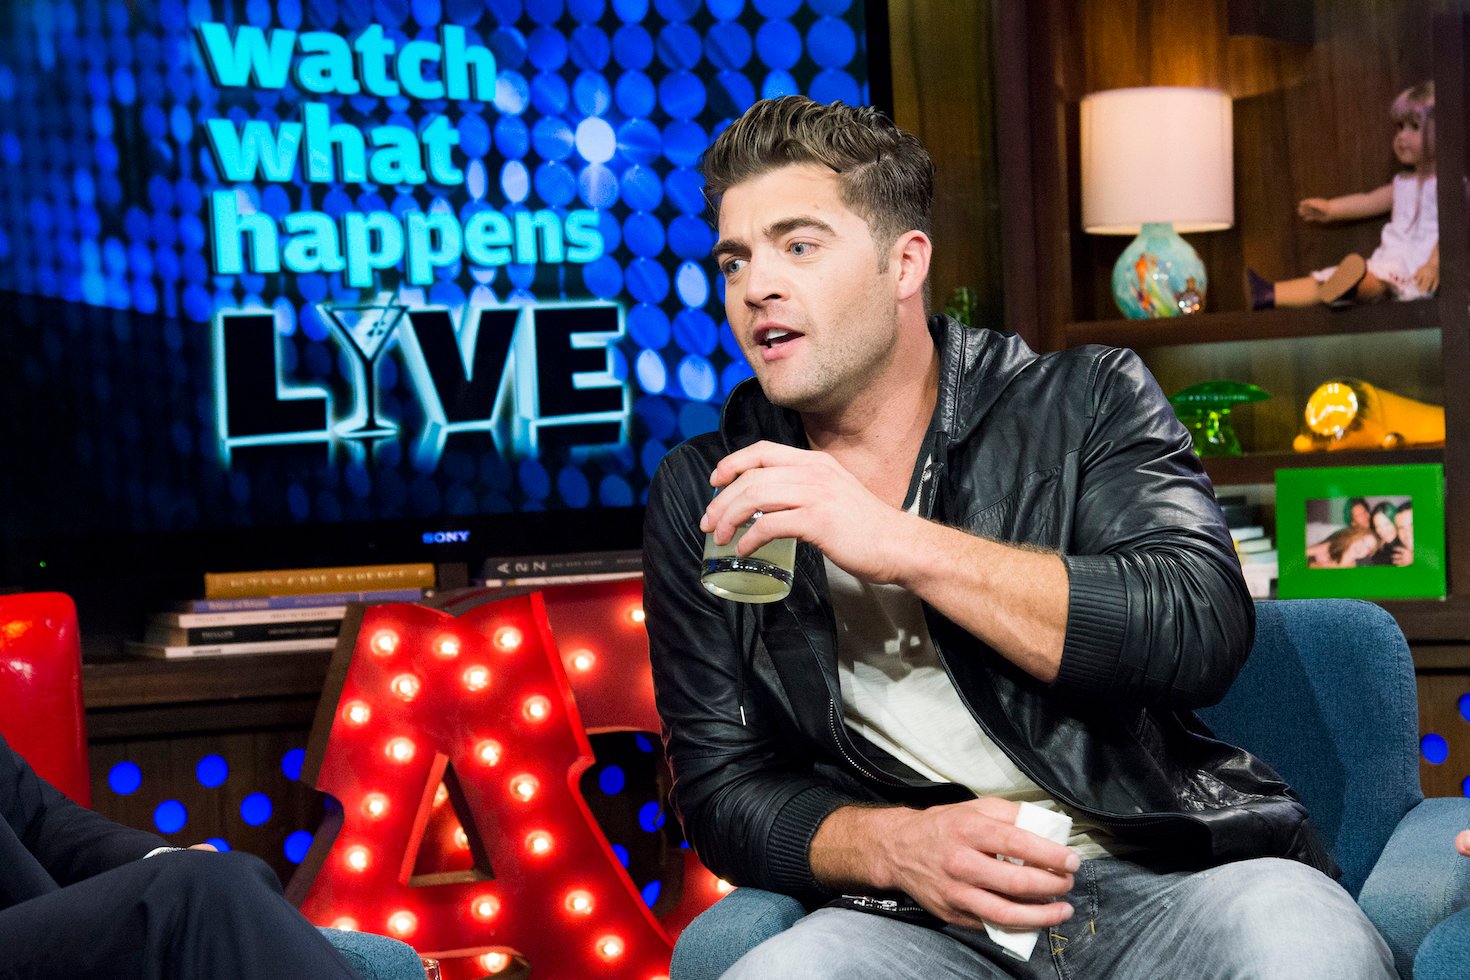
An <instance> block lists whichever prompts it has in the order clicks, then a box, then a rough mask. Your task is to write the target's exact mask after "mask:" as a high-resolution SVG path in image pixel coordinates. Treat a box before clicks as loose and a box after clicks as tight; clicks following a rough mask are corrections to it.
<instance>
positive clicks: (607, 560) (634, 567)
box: [481, 551, 643, 581]
mask: <svg viewBox="0 0 1470 980" xmlns="http://www.w3.org/2000/svg"><path fill="white" fill-rule="evenodd" d="M642 571H643V553H642V552H641V551H584V552H577V553H575V554H566V555H519V556H515V557H499V558H487V559H485V564H484V565H483V566H482V570H481V576H482V577H483V578H485V579H487V580H490V581H505V580H511V579H520V580H524V579H528V578H536V579H545V578H559V577H562V576H567V575H619V574H629V573H634V572H642Z"/></svg>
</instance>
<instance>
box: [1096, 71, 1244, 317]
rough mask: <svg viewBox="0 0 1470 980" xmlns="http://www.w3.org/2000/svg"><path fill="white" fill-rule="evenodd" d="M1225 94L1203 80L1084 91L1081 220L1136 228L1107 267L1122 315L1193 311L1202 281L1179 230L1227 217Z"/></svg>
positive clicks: (1206, 227)
mask: <svg viewBox="0 0 1470 980" xmlns="http://www.w3.org/2000/svg"><path fill="white" fill-rule="evenodd" d="M1234 171H1235V168H1234V154H1233V152H1232V148H1231V106H1230V96H1229V95H1227V94H1226V93H1224V92H1221V91H1219V90H1217V89H1206V88H1173V87H1154V88H1123V89H1112V90H1109V91H1106V92H1094V93H1093V94H1091V95H1088V96H1085V97H1084V98H1083V99H1082V226H1083V228H1084V229H1085V230H1086V231H1088V232H1090V233H1092V234H1094V235H1137V236H1138V237H1137V238H1135V239H1134V240H1133V241H1132V242H1131V243H1130V244H1129V245H1128V247H1127V248H1125V249H1124V250H1123V254H1122V255H1121V256H1119V257H1118V262H1117V264H1116V265H1114V266H1113V298H1114V299H1116V300H1117V303H1118V308H1119V309H1120V310H1122V311H1123V315H1124V316H1127V317H1130V318H1133V319H1141V318H1144V317H1165V316H1180V315H1182V314H1186V313H1197V312H1199V310H1200V309H1201V308H1202V307H1203V306H1204V302H1205V293H1206V291H1207V288H1208V285H1209V280H1208V278H1207V277H1206V275H1205V264H1204V262H1202V261H1201V260H1200V257H1199V253H1198V252H1196V251H1195V250H1194V249H1193V248H1191V247H1190V245H1189V243H1188V242H1186V241H1185V240H1184V239H1183V238H1180V237H1179V233H1180V232H1181V231H1184V232H1195V231H1220V230H1222V229H1225V228H1229V227H1230V226H1231V225H1232V224H1234V223H1235V186H1234V183H1235V172H1234Z"/></svg>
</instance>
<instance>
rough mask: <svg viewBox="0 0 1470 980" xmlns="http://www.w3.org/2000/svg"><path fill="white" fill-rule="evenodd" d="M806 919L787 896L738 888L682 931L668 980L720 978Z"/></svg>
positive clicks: (801, 910)
mask: <svg viewBox="0 0 1470 980" xmlns="http://www.w3.org/2000/svg"><path fill="white" fill-rule="evenodd" d="M804 915H806V909H805V908H803V907H802V905H801V903H800V902H798V901H797V900H796V899H794V898H792V897H790V896H789V895H778V894H776V893H775V892H768V891H762V890H761V889H759V888H737V889H735V890H734V891H733V892H731V893H730V894H728V895H726V896H725V897H724V898H722V899H720V900H719V901H718V902H716V903H715V904H713V905H711V906H710V907H709V908H707V909H705V910H704V911H703V912H701V913H699V915H697V916H695V917H694V921H693V922H691V923H689V925H687V926H685V927H684V931H683V932H682V933H680V934H679V939H678V942H676V943H675V944H674V957H673V962H672V963H671V964H670V966H669V976H670V978H672V980H718V978H719V977H720V976H721V975H722V974H723V973H724V972H725V971H726V970H728V969H730V967H732V966H734V965H735V961H736V960H738V959H740V957H742V956H744V955H745V954H746V953H748V952H750V951H751V950H752V949H755V947H757V946H759V945H760V944H761V943H763V942H765V941H766V940H767V939H770V938H771V937H772V936H774V935H776V934H777V933H779V932H782V931H783V930H785V929H789V928H790V927H791V926H793V925H795V924H796V920H797V919H800V918H801V917H802V916H804Z"/></svg>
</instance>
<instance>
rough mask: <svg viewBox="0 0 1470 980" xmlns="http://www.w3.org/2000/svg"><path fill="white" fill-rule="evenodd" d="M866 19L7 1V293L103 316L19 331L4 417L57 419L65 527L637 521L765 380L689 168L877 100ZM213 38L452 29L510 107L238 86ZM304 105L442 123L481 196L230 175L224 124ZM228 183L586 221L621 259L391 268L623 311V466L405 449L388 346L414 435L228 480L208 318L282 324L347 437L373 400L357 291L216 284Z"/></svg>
mask: <svg viewBox="0 0 1470 980" xmlns="http://www.w3.org/2000/svg"><path fill="white" fill-rule="evenodd" d="M864 18H865V13H864V10H863V4H862V2H861V0H274V2H264V0H155V2H149V3H136V2H131V0H12V2H9V3H7V4H5V5H4V10H3V12H0V160H3V162H4V165H5V169H6V180H5V181H4V182H3V184H0V290H5V291H12V292H17V293H21V294H29V295H35V296H42V297H50V298H54V299H59V300H65V301H68V302H69V303H71V304H75V305H76V308H78V309H90V310H92V311H94V313H93V314H90V315H82V314H80V313H78V314H75V315H72V314H67V315H65V316H62V317H60V318H58V319H56V320H55V321H53V322H46V323H26V322H20V323H11V324H8V325H7V326H6V327H5V329H6V330H9V331H13V332H15V333H16V334H17V335H18V334H19V333H20V332H25V333H27V334H30V336H26V337H19V336H16V337H15V343H13V344H12V343H8V344H7V347H9V348H10V349H11V350H12V351H13V352H14V356H15V357H16V358H17V360H16V362H15V363H14V364H12V365H11V366H12V368H13V369H14V370H13V372H12V374H13V377H14V381H13V383H12V384H10V385H9V390H8V392H7V394H6V396H5V399H6V401H5V402H4V403H3V404H4V405H5V406H6V408H7V410H11V409H13V410H15V411H22V410H24V409H23V408H22V406H32V407H33V408H32V409H31V410H32V411H35V409H34V406H37V405H39V406H41V411H40V412H37V414H38V415H40V416H41V417H44V415H45V412H46V411H50V410H51V409H50V406H55V407H56V411H58V412H60V413H61V414H62V416H63V419H62V420H59V421H62V422H64V424H65V430H64V432H63V431H61V430H57V431H56V432H53V433H51V434H50V435H48V436H47V437H46V443H47V445H50V444H51V443H53V442H55V441H56V440H57V439H58V438H61V439H62V441H63V442H64V449H61V450H59V449H55V448H52V449H51V450H50V451H51V452H53V453H57V454H59V453H61V452H63V451H64V453H65V456H66V459H61V458H59V457H58V458H54V459H45V460H43V462H44V463H45V464H46V465H47V466H49V467H50V471H51V472H53V473H57V474H58V477H57V478H58V479H62V480H66V479H70V478H72V477H73V476H74V477H75V478H76V482H77V483H78V484H81V486H79V487H78V488H77V489H76V490H75V491H74V492H75V493H77V494H89V495H90V496H88V497H85V506H78V507H76V508H75V510H76V514H75V515H74V520H75V522H76V523H75V524H74V525H73V526H72V530H80V531H86V530H88V529H89V525H90V529H91V530H100V529H104V528H109V529H125V530H129V531H135V532H136V531H150V530H170V531H178V530H188V529H192V528H209V527H216V526H226V527H250V526H257V525H262V524H267V525H290V524H313V523H323V522H325V523H335V522H341V521H353V520H378V519H382V518H422V517H436V516H443V515H455V514H465V515H469V514H482V513H509V512H517V511H534V510H556V509H565V508H583V507H591V506H598V505H602V506H627V505H629V504H634V503H639V502H642V501H643V500H644V498H645V495H646V490H647V485H648V480H649V477H650V475H651V473H652V470H653V468H654V467H656V466H657V464H658V461H659V460H660V458H661V457H662V456H663V455H664V453H665V452H667V450H668V449H669V448H671V447H672V446H673V445H675V444H676V443H677V442H679V441H680V440H682V439H684V438H686V437H688V436H690V435H694V434H697V433H699V432H702V431H707V430H709V429H711V428H713V427H714V426H715V425H716V422H717V419H718V406H719V404H720V402H721V401H722V399H723V398H724V396H725V394H726V393H727V392H728V391H729V390H730V388H731V387H732V386H733V385H734V384H735V383H737V382H738V381H739V380H741V379H742V378H744V377H746V376H748V374H749V373H750V372H749V368H748V367H747V365H746V364H745V362H744V360H743V358H741V357H740V355H739V354H738V352H737V351H736V350H735V349H734V348H733V345H731V344H730V343H729V342H728V339H725V338H726V337H727V335H728V330H727V329H726V327H725V325H724V314H723V310H722V305H721V296H720V292H721V290H720V287H719V284H718V283H717V282H715V281H714V280H713V279H712V277H711V266H710V263H709V262H708V251H709V248H710V245H711V244H712V243H713V232H712V230H711V229H710V228H709V226H708V225H707V223H706V222H705V220H704V215H703V207H704V202H703V199H702V196H701V186H702V181H701V179H700V177H699V175H698V173H697V171H696V170H695V166H696V164H697V161H698V159H699V156H700V154H701V153H702V152H703V151H704V149H705V148H706V147H707V146H708V144H709V141H710V140H711V139H712V137H713V136H714V135H715V134H717V133H718V132H719V131H720V130H721V129H722V128H723V127H724V126H725V125H727V124H728V122H729V121H730V120H731V119H732V118H733V117H735V116H736V115H738V114H739V113H740V112H741V111H743V110H744V109H745V108H746V107H748V106H749V105H750V104H751V103H752V102H753V101H754V100H756V99H758V98H760V97H764V96H775V95H782V94H787V93H793V92H803V93H807V94H810V95H811V96H812V97H814V98H816V99H818V100H820V101H831V100H833V99H842V100H844V101H847V102H853V103H856V102H864V101H866V97H867V94H866V93H867V71H866V64H867V55H866V52H865V37H864V32H863V25H864ZM205 21H214V22H219V23H224V24H226V25H229V26H230V27H231V28H232V29H238V28H240V27H242V26H247V25H249V26H253V27H257V28H260V29H262V30H265V31H272V30H278V29H284V30H291V31H300V32H305V31H328V32H333V33H335V34H338V35H340V36H341V37H343V38H346V39H348V40H349V41H350V40H351V39H352V38H354V37H355V36H356V35H357V34H358V33H359V32H361V31H362V30H364V29H365V28H366V27H368V26H369V25H371V24H377V25H381V27H382V28H383V31H384V35H385V37H386V38H388V39H389V40H391V41H392V42H393V43H394V44H395V46H397V47H402V45H404V44H406V43H408V42H410V41H413V40H424V41H435V40H437V38H438V36H439V35H438V33H437V32H438V29H439V28H440V26H441V25H442V24H449V25H457V26H459V27H462V28H464V29H465V31H466V32H467V37H468V39H469V41H470V43H472V44H483V45H485V46H488V47H489V48H490V49H491V50H492V51H493V52H494V54H495V58H496V65H497V70H498V76H497V78H496V85H495V97H494V100H493V101H492V102H484V103H482V102H470V101H463V102H460V101H446V100H420V99H412V98H408V97H405V96H393V97H383V98H380V97H377V96H373V95H367V94H359V95H353V96H340V95H327V96H321V95H309V96H307V97H306V98H305V99H304V98H303V95H302V93H300V92H299V91H298V90H297V89H296V88H295V87H294V83H292V82H288V83H287V85H286V87H285V89H284V90H283V91H281V90H275V91H271V90H259V89H253V88H222V87H219V86H217V85H216V84H215V82H214V80H213V78H212V77H211V75H210V73H209V71H208V69H207V68H206V65H205V60H204V57H203V55H202V54H201V52H200V49H199V43H198V41H197V40H196V38H195V35H194V26H195V25H197V24H199V23H201V22H205ZM303 101H312V102H319V103H323V104H325V105H326V106H328V107H329V110H330V113H331V118H332V121H333V122H346V123H349V124H351V125H352V126H354V127H357V128H359V129H361V128H363V127H369V126H374V125H381V124H394V125H399V126H404V127H408V128H410V129H419V128H421V126H422V125H424V124H425V123H426V122H427V121H429V120H431V119H432V117H435V116H443V117H444V118H445V119H447V120H448V122H449V124H451V125H453V126H454V127H455V129H456V130H457V132H458V135H459V146H458V147H457V148H456V149H455V150H454V151H453V152H452V158H453V161H454V163H455V164H456V165H457V166H459V167H461V168H462V169H463V170H464V173H465V180H464V183H463V184H462V185H456V186H453V187H443V186H438V185H435V184H432V183H424V184H418V185H411V184H403V185H400V186H379V185H374V184H358V183H335V184H320V183H318V184H313V183H310V182H308V181H307V180H306V179H305V177H304V174H303V173H302V171H303V169H304V168H303V167H301V166H300V165H299V160H298V165H297V167H296V173H295V177H294V179H293V180H291V181H290V182H285V183H269V182H263V181H262V182H258V183H254V184H234V183H227V182H226V181H224V180H223V179H222V177H221V175H220V173H219V172H218V168H217V164H216V162H215V159H214V157H213V155H212V153H211V152H210V148H209V140H208V138H207V135H206V129H205V127H206V123H207V122H208V121H209V120H211V119H220V118H223V119H227V120H230V121H232V122H233V123H234V124H236V125H240V124H243V123H245V122H246V121H247V120H261V121H264V122H267V123H271V124H275V123H279V122H282V121H288V120H296V119H299V118H300V104H301V103H302V102H303ZM225 189H232V190H235V191H236V193H237V198H238V199H239V200H240V201H241V202H242V207H245V208H248V209H254V210H256V211H259V212H262V213H264V214H266V215H269V216H271V217H272V218H273V219H276V220H277V221H279V219H280V218H282V217H283V216H285V215H286V214H288V213H291V212H297V211H303V210H317V211H320V212H323V213H325V214H327V215H330V216H333V217H338V216H341V215H343V214H344V213H347V212H349V211H364V210H366V211H374V210H383V211H388V212H392V213H394V214H397V215H403V214H404V213H406V212H410V211H418V212H423V213H426V214H427V213H433V212H448V213H451V214H454V215H457V216H458V217H459V218H460V219H461V221H463V220H467V219H468V218H469V217H470V216H472V215H473V214H475V213H477V212H479V211H482V210H485V209H494V210H497V211H502V212H505V211H507V210H515V209H517V208H521V209H527V210H532V211H541V210H547V209H549V210H551V211H554V212H556V213H558V214H561V215H565V214H567V213H568V212H570V211H574V210H578V209H593V210H595V211H596V212H598V214H599V216H600V218H599V225H598V227H599V229H600V231H601V233H602V236H603V239H604V241H605V243H606V247H607V251H606V254H605V255H604V256H603V257H601V258H600V259H598V260H596V261H594V262H591V263H588V264H585V265H579V264H562V265H548V264H536V265H515V264H511V265H505V266H500V267H477V266H471V265H469V264H467V263H466V262H463V261H461V262H458V263H456V264H455V265H453V266H449V267H445V268H441V269H437V270H436V272H435V278H434V281H433V282H432V283H431V284H430V285H427V286H422V287H410V286H408V285H407V284H406V283H405V281H403V276H402V271H401V270H385V272H384V273H383V274H382V275H381V286H382V287H383V288H388V289H394V290H396V291H397V294H398V297H399V298H400V299H401V300H402V301H404V302H406V303H408V304H409V305H410V306H415V305H430V304H432V305H437V306H442V307H447V308H448V309H449V310H450V311H451V314H452V315H453V316H454V317H456V322H459V321H458V318H459V317H461V316H462V315H463V313H464V311H465V309H466V308H469V307H485V306H501V305H515V304H533V303H566V302H577V301H589V300H594V301H596V300H602V301H612V302H614V303H616V304H618V305H619V306H620V307H621V308H622V309H623V311H624V317H625V326H626V334H625V336H624V337H623V339H622V341H621V342H620V343H619V345H618V347H617V349H616V351H615V352H614V356H613V358H612V362H613V371H614V374H615V375H616V376H617V377H619V378H621V379H622V380H623V381H624V383H625V384H626V386H627V388H628V391H629V405H630V408H631V417H630V422H629V427H628V432H629V434H628V438H627V441H626V443H625V444H623V445H622V446H620V447H618V448H615V449H612V448H604V449H602V450H598V451H593V452H590V453H589V452H585V451H582V452H571V451H565V452H563V451H546V452H544V453H543V455H542V457H541V458H540V459H538V460H525V461H522V460H519V459H517V458H515V453H514V452H513V451H512V449H511V447H510V446H509V445H502V444H498V443H497V442H495V441H493V440H492V438H491V436H490V435H489V434H487V433H485V432H468V433H453V434H450V435H449V436H448V437H447V438H446V441H445V442H444V444H443V446H442V449H441V450H440V451H439V452H438V454H437V455H436V456H435V457H433V458H432V459H429V460H428V461H427V462H426V461H425V460H424V459H422V458H420V457H419V456H417V455H416V453H415V452H414V449H413V440H414V439H415V438H416V437H417V436H418V435H419V434H420V433H421V432H422V431H423V429H424V423H425V421H426V420H425V413H424V411H423V409H422V407H421V406H420V404H419V402H418V396H417V394H416V392H415V389H414V387H413V385H412V383H411V379H410V378H409V377H408V372H407V371H406V370H405V362H404V360H403V359H402V354H401V352H400V351H399V350H398V349H397V348H396V347H390V348H389V350H388V353H386V354H385V355H384V356H383V357H382V358H381V359H380V361H379V362H378V364H377V369H376V375H375V376H376V380H377V388H378V394H377V408H378V412H379V414H380V416H382V417H385V418H390V419H392V420H395V421H396V422H397V423H398V426H399V433H400V435H399V437H398V438H393V439H386V440H381V441H378V442H374V443H371V444H364V443H360V442H346V441H343V440H334V441H331V442H328V443H319V444H314V445H305V446H296V447H280V446H264V447H252V448H250V449H248V450H243V449H236V450H235V451H234V452H233V453H232V454H229V455H228V456H226V455H225V454H223V453H222V451H221V444H220V436H219V432H220V429H219V417H220V401H219V393H218V392H217V391H216V390H215V389H216V383H215V365H214V362H213V352H212V346H211V344H212V340H211V328H210V326H209V323H210V321H211V318H212V316H213V314H214V313H215V312H216V311H217V310H221V309H240V308H246V309H257V310H268V311H272V312H273V314H274V316H275V321H276V325H277V332H278V334H279V337H280V344H279V357H280V363H281V371H282V374H283V375H284V380H285V381H286V383H287V384H288V385H291V386H296V387H301V386H309V387H318V388H321V389H325V390H326V391H328V392H330V394H331V398H332V404H333V405H334V411H335V413H336V415H337V419H335V420H340V419H341V418H342V416H343V415H344V414H346V413H348V412H350V411H351V410H352V406H354V405H355V404H357V402H356V399H357V397H358V395H357V393H356V392H355V391H354V389H353V387H352V384H353V380H352V379H353V377H354V370H355V368H354V365H353V363H352V361H351V359H350V357H349V355H348V354H347V353H346V352H345V351H343V349H342V347H341V345H340V343H339V341H338V340H337V339H336V336H335V335H334V334H333V333H332V332H331V331H330V330H329V329H328V327H327V325H326V324H325V323H323V322H322V320H321V318H320V316H319V315H318V313H317V312H316V309H315V304H316V303H318V302H324V301H339V302H350V301H358V300H359V299H360V298H361V293H360V291H359V290H357V289H353V288H349V287H347V286H346V285H345V283H344V280H343V276H341V275H339V274H334V275H328V274H311V275H295V274H290V273H281V274H269V275H265V274H253V273H248V272H247V273H245V274H240V275H231V276H222V275H215V274H213V272H212V266H211V264H210V259H209V254H208V241H207V239H208V237H209V229H208V227H207V222H208V216H207V203H208V195H210V194H211V193H213V192H216V191H220V190H225ZM285 240H286V239H285V236H284V235H283V236H282V243H283V244H284V242H285ZM97 311H117V313H118V314H123V313H126V314H127V315H95V314H96V313H97ZM62 406H65V408H64V410H63V409H62ZM335 420H334V421H335ZM38 451H41V450H40V449H38ZM67 464H69V465H67ZM7 519H8V520H12V521H17V522H18V521H19V520H20V519H21V518H19V517H15V516H13V515H12V516H11V517H8V518H7Z"/></svg>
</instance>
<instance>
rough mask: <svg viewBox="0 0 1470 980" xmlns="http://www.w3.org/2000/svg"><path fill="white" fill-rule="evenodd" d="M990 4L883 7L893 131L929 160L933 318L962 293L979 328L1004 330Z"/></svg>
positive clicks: (913, 1)
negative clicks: (912, 139) (915, 142)
mask: <svg viewBox="0 0 1470 980" xmlns="http://www.w3.org/2000/svg"><path fill="white" fill-rule="evenodd" d="M993 3H994V0H977V2H974V3H969V2H966V3H942V4H941V3H926V2H923V0H889V5H888V7H889V21H890V28H889V30H890V36H891V46H892V57H893V101H894V121H895V122H897V123H898V125H900V126H901V127H903V128H904V129H907V130H909V131H910V132H912V133H913V134H914V135H916V136H918V137H919V139H920V140H921V141H922V142H923V143H924V145H925V146H926V147H927V148H928V150H929V153H930V155H931V156H932V157H933V158H934V167H935V181H934V227H933V237H934V257H933V261H932V265H931V268H930V273H929V283H930V288H931V298H930V309H931V310H942V309H943V308H944V304H945V300H946V299H947V298H948V296H949V294H950V293H951V292H952V291H953V290H954V289H955V288H956V287H959V286H969V287H971V288H973V289H974V290H975V291H976V293H977V294H978V297H979V303H978V310H977V317H976V319H977V322H979V323H988V324H992V325H996V324H999V323H1000V320H1001V309H1002V296H1003V292H1004V288H1003V285H1004V284H1003V280H1002V268H1003V264H1004V263H1003V256H1002V254H1001V232H1000V222H1001V216H1000V209H1001V205H1000V177H999V163H998V158H997V144H996V117H995V112H996V110H995V76H994V71H993V62H994V53H993V52H994V46H995V41H994V37H993V33H994V32H993V27H992V24H993V21H992V18H993Z"/></svg>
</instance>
